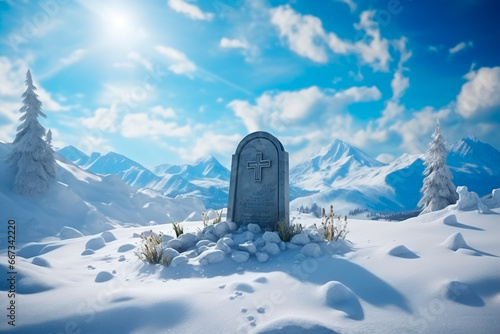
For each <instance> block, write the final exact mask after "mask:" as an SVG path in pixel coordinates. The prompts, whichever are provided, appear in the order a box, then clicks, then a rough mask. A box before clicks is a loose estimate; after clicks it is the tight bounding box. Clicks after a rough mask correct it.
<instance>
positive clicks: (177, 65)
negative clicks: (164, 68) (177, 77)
mask: <svg viewBox="0 0 500 334" xmlns="http://www.w3.org/2000/svg"><path fill="white" fill-rule="evenodd" d="M155 49H156V51H158V52H159V53H160V54H161V55H163V56H165V57H167V58H168V59H170V60H171V61H172V62H174V63H173V64H172V65H170V66H169V67H168V69H169V70H170V71H171V72H173V73H175V74H184V75H186V76H188V77H190V78H192V77H193V76H192V74H191V73H192V72H194V71H195V70H196V65H195V64H194V63H193V62H192V61H190V60H189V59H188V58H187V57H186V55H185V54H184V53H182V52H181V51H179V50H176V49H174V48H170V47H167V46H163V45H158V46H156V47H155Z"/></svg>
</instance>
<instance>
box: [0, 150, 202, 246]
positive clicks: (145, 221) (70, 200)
mask: <svg viewBox="0 0 500 334" xmlns="http://www.w3.org/2000/svg"><path fill="white" fill-rule="evenodd" d="M10 147H11V145H10V144H4V143H0V212H1V214H2V219H3V220H5V221H6V219H15V220H16V221H18V222H19V223H20V224H23V226H26V227H29V228H27V230H26V233H24V234H20V235H19V236H18V241H19V242H25V241H30V240H38V239H42V238H44V237H46V236H54V235H56V234H57V233H58V232H59V231H60V230H61V229H62V228H63V227H64V226H69V227H72V228H75V229H77V230H79V231H80V232H82V233H84V234H94V233H98V232H102V231H105V230H109V229H113V228H115V227H117V226H129V225H130V226H140V225H149V224H151V223H155V222H156V223H167V222H172V221H183V220H184V219H186V218H187V217H188V216H189V215H191V214H193V212H194V215H193V218H196V217H200V214H201V212H203V211H205V207H204V206H203V203H201V201H199V200H197V199H194V198H186V199H171V198H165V197H164V196H162V195H161V194H160V193H158V192H155V191H153V190H146V189H142V190H141V189H139V190H137V189H135V188H132V187H130V186H128V185H126V184H125V183H124V182H123V181H122V180H121V179H120V178H119V177H117V176H115V175H107V176H99V175H96V174H94V173H91V172H88V171H84V170H82V169H80V168H79V167H78V166H76V165H74V164H73V163H71V162H70V161H68V160H66V159H65V158H63V157H61V156H58V155H57V154H56V160H57V182H56V183H55V184H53V185H52V186H51V188H50V190H49V192H48V193H47V194H45V195H44V196H43V197H41V198H28V197H23V196H20V195H17V194H14V193H12V192H11V187H12V182H13V180H14V171H13V170H12V169H11V168H9V167H8V166H7V164H6V158H7V156H8V154H9V152H10V150H11V148H10Z"/></svg>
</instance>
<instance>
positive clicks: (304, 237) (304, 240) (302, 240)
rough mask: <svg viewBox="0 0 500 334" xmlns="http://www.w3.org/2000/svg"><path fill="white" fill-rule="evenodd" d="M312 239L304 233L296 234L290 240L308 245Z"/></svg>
mask: <svg viewBox="0 0 500 334" xmlns="http://www.w3.org/2000/svg"><path fill="white" fill-rule="evenodd" d="M310 241H311V240H310V239H309V237H308V236H307V235H305V234H303V233H300V234H297V235H294V236H293V238H292V240H290V242H291V243H292V244H295V245H306V244H308V243H309V242H310Z"/></svg>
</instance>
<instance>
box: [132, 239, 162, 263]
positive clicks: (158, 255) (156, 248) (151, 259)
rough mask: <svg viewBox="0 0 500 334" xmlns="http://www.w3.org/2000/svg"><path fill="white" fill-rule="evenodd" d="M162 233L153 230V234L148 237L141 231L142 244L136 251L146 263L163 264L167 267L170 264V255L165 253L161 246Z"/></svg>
mask: <svg viewBox="0 0 500 334" xmlns="http://www.w3.org/2000/svg"><path fill="white" fill-rule="evenodd" d="M161 238H162V233H160V234H156V233H154V232H153V231H151V235H150V236H149V237H146V236H145V235H144V233H141V246H140V249H139V250H138V251H136V252H134V253H135V255H137V257H138V258H139V259H140V260H141V261H143V262H144V263H150V264H162V265H164V266H166V267H168V265H169V264H170V259H169V258H168V256H166V255H164V254H163V249H162V247H161V241H162V239H161Z"/></svg>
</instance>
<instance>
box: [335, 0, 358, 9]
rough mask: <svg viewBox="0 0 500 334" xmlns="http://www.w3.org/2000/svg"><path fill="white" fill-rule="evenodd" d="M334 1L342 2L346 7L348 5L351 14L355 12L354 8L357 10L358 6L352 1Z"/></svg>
mask: <svg viewBox="0 0 500 334" xmlns="http://www.w3.org/2000/svg"><path fill="white" fill-rule="evenodd" d="M336 1H339V2H343V3H345V4H346V5H348V6H349V9H350V10H351V12H354V11H356V8H358V5H357V4H356V3H355V2H354V1H353V0H336Z"/></svg>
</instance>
